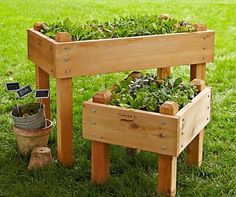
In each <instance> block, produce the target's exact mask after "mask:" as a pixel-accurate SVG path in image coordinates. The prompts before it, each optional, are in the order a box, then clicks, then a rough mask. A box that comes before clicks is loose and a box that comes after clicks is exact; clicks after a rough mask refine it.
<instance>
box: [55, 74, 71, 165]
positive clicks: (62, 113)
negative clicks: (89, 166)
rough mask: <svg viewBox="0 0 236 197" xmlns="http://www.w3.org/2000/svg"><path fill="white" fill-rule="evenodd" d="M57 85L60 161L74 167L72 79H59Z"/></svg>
mask: <svg viewBox="0 0 236 197" xmlns="http://www.w3.org/2000/svg"><path fill="white" fill-rule="evenodd" d="M56 83H57V84H56V86H57V146H58V160H59V161H60V162H61V163H62V164H63V165H65V166H72V165H73V162H74V158H73V115H72V79H71V78H68V79H57V80H56Z"/></svg>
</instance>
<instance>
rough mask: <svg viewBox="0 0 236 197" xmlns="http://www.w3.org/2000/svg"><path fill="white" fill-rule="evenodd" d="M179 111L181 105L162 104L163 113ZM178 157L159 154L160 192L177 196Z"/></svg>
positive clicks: (161, 111) (170, 113) (168, 102)
mask: <svg viewBox="0 0 236 197" xmlns="http://www.w3.org/2000/svg"><path fill="white" fill-rule="evenodd" d="M178 111H179V105H178V104H177V103H175V102H172V101H166V102H165V103H164V104H162V105H161V106H160V113H161V114H168V115H174V114H176V113H177V112H178ZM176 174H177V157H174V156H169V155H162V154H159V159H158V194H161V195H163V196H175V194H176Z"/></svg>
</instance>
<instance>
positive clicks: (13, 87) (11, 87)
mask: <svg viewBox="0 0 236 197" xmlns="http://www.w3.org/2000/svg"><path fill="white" fill-rule="evenodd" d="M6 89H7V91H9V92H15V91H17V90H19V89H20V84H19V82H6Z"/></svg>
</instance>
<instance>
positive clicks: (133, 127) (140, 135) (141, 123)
mask: <svg viewBox="0 0 236 197" xmlns="http://www.w3.org/2000/svg"><path fill="white" fill-rule="evenodd" d="M178 128H179V118H178V117H175V116H170V115H164V114H163V115H162V114H159V113H152V112H145V111H141V110H128V109H123V108H120V107H115V106H110V105H103V104H96V103H92V102H84V107H83V137H84V138H85V139H90V140H94V141H99V142H105V143H110V144H116V145H121V146H126V147H130V148H136V149H141V150H147V151H151V152H156V153H161V154H166V155H173V156H177V153H178V149H177V148H178V146H177V133H178Z"/></svg>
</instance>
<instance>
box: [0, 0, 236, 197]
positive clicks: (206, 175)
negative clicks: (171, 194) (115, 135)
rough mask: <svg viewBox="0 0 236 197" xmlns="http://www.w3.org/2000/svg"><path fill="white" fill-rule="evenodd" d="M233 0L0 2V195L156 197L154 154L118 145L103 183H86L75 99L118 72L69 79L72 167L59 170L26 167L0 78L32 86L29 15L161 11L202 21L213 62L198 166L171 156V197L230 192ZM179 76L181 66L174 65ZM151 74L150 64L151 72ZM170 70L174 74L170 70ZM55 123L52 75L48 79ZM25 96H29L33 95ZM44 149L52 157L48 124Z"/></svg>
mask: <svg viewBox="0 0 236 197" xmlns="http://www.w3.org/2000/svg"><path fill="white" fill-rule="evenodd" d="M235 10H236V2H235V0H225V1H219V0H214V1H213V0H212V1H209V0H199V1H193V0H190V1H189V0H185V1H154V0H136V1H135V0H129V1H127V0H119V1H108V0H97V1H92V0H80V1H76V0H67V1H66V0H51V1H50V0H43V1H36V0H14V1H13V0H9V1H4V0H0V27H1V28H0V87H1V88H0V196H26V197H27V196H156V195H157V176H158V175H157V156H156V154H153V153H148V152H141V154H139V155H137V156H135V157H134V158H129V157H127V156H126V154H125V150H124V148H122V147H118V146H112V147H111V175H112V176H111V178H110V180H109V182H108V184H106V185H104V186H93V185H92V184H91V183H90V143H89V142H88V141H85V140H83V139H82V137H81V104H82V102H83V101H84V100H87V99H89V98H90V97H91V96H92V95H93V94H94V93H95V92H96V91H98V90H101V89H105V88H106V87H109V86H110V85H111V84H113V83H114V81H118V80H120V79H121V78H123V77H124V76H125V75H126V73H118V74H108V75H97V76H89V77H81V78H77V79H75V80H74V81H73V90H74V92H73V97H74V103H73V105H74V147H75V150H74V153H75V159H76V162H75V165H74V167H73V168H70V169H67V168H64V167H62V166H61V165H60V164H59V163H58V162H57V160H56V159H55V162H54V164H53V165H52V166H50V167H47V168H45V169H43V170H39V171H35V172H28V170H27V164H28V160H27V158H23V157H21V156H20V155H19V153H18V151H17V147H16V142H15V137H14V134H13V132H12V121H11V117H10V111H11V108H12V106H13V105H15V103H16V102H15V100H14V95H12V94H8V93H6V92H5V86H4V83H5V82H6V81H20V83H21V85H22V86H23V85H26V84H31V85H32V86H33V87H35V76H34V65H33V64H32V62H30V61H29V60H28V59H27V43H26V29H27V28H29V27H32V25H33V24H34V23H35V22H37V21H55V20H56V19H57V18H58V17H59V18H62V19H65V18H66V17H70V18H71V20H72V21H77V20H80V21H83V22H84V21H86V20H89V19H98V20H100V21H106V20H109V19H112V18H114V17H118V16H124V15H132V14H142V15H143V14H161V13H169V14H170V15H172V16H174V17H176V18H178V19H187V20H190V21H195V22H201V23H204V24H206V25H207V26H208V27H209V29H213V30H215V31H216V45H215V46H216V49H215V62H214V64H208V66H207V84H208V85H210V86H212V87H213V91H214V95H213V117H212V118H213V120H212V122H211V123H210V124H209V126H208V127H207V128H206V135H205V141H204V160H203V164H202V167H201V168H200V169H198V168H190V167H188V166H186V164H185V162H184V153H183V154H181V155H180V157H179V159H178V173H177V196H212V197H216V196H236V112H235V110H236V39H235V37H236V14H235ZM174 71H176V72H175V73H177V74H178V76H181V77H184V78H186V79H187V76H188V72H189V70H188V69H187V67H186V68H185V69H182V70H180V68H174ZM153 72H154V70H153ZM177 74H175V75H177ZM51 87H52V88H51V91H52V92H51V95H52V114H53V121H54V122H55V119H56V117H55V112H56V101H55V98H56V97H55V81H54V80H51ZM26 100H28V101H29V100H31V101H33V100H34V99H33V97H27V99H25V100H23V101H19V103H24V102H25V101H26ZM49 147H50V148H52V151H53V155H54V158H56V129H55V128H54V129H53V132H52V134H51V137H50V142H49Z"/></svg>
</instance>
